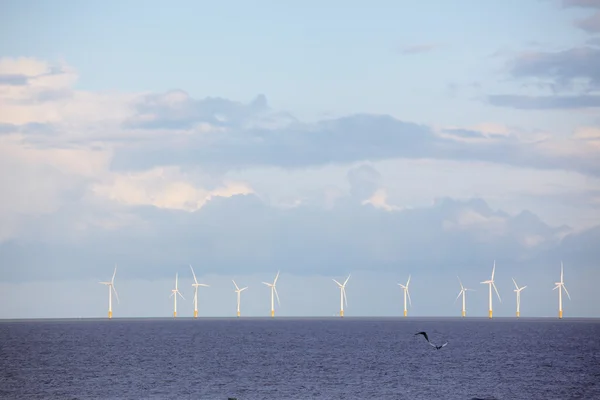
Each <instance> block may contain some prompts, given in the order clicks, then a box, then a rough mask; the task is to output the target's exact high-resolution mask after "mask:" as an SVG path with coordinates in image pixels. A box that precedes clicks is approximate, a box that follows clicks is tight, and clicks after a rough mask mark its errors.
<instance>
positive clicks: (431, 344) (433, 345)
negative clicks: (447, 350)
mask: <svg viewBox="0 0 600 400" xmlns="http://www.w3.org/2000/svg"><path fill="white" fill-rule="evenodd" d="M429 345H430V346H431V347H437V346H436V345H435V344H433V343H431V342H429Z"/></svg>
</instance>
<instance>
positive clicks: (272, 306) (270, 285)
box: [263, 271, 281, 317]
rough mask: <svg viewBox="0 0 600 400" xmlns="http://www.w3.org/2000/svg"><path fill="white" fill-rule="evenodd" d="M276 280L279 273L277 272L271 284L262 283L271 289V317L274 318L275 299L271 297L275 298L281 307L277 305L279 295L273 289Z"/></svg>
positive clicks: (274, 288)
mask: <svg viewBox="0 0 600 400" xmlns="http://www.w3.org/2000/svg"><path fill="white" fill-rule="evenodd" d="M278 278H279V271H277V275H276V276H275V280H274V281H273V283H268V282H263V283H264V284H265V285H267V286H269V287H270V288H271V317H274V316H275V298H274V297H273V295H275V296H277V304H279V305H281V303H279V294H278V293H277V288H276V287H275V285H276V284H277V279H278Z"/></svg>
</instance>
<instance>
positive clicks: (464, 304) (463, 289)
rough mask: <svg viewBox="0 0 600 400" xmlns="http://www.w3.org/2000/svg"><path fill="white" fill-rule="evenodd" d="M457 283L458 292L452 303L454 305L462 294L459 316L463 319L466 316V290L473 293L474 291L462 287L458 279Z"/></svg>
mask: <svg viewBox="0 0 600 400" xmlns="http://www.w3.org/2000/svg"><path fill="white" fill-rule="evenodd" d="M457 278H458V277H457ZM458 283H460V292H458V296H456V299H454V302H455V303H456V300H458V298H459V297H460V295H461V294H462V313H461V315H462V316H463V317H464V316H465V315H467V307H466V306H467V300H466V296H467V290H470V291H473V292H474V291H475V289H467V288H466V287H464V286H463V284H462V282H461V281H460V278H458Z"/></svg>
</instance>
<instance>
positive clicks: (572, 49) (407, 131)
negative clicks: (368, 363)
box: [0, 0, 600, 318]
mask: <svg viewBox="0 0 600 400" xmlns="http://www.w3.org/2000/svg"><path fill="white" fill-rule="evenodd" d="M0 7H1V8H2V10H1V11H2V12H0V36H1V37H3V38H5V39H3V40H0V167H1V168H0V171H1V172H0V189H1V191H2V193H4V195H3V196H2V197H3V198H2V200H0V265H2V269H1V270H0V286H1V287H2V291H1V293H2V294H0V299H1V300H2V301H3V302H5V303H6V304H8V307H4V309H3V310H1V311H0V318H7V317H68V316H80V315H83V316H102V315H104V313H105V306H106V304H104V302H103V301H104V300H105V299H104V298H103V297H102V296H104V292H103V290H104V288H103V287H100V285H97V284H96V281H98V280H105V279H107V275H110V274H111V272H112V266H113V265H114V264H115V263H118V264H119V265H120V267H119V268H120V270H119V271H120V272H119V279H122V280H123V281H122V284H121V287H123V289H121V291H122V292H123V291H124V293H120V294H121V297H122V298H123V299H125V301H124V302H123V304H122V305H120V306H121V307H122V310H121V314H120V315H121V316H136V315H143V316H161V315H164V314H165V313H168V309H169V307H170V302H169V301H168V297H167V298H166V300H165V299H163V298H162V297H161V296H160V295H159V294H158V292H159V291H160V290H162V291H166V292H165V293H167V295H168V293H169V290H170V289H169V287H170V286H171V285H172V282H171V281H172V280H173V279H172V276H173V275H174V274H175V272H177V271H179V273H180V274H182V279H183V280H184V281H185V280H186V279H188V278H189V277H186V275H185V274H187V268H188V267H187V265H188V264H189V263H191V264H193V265H195V266H196V268H197V269H196V271H197V272H196V273H197V274H198V275H200V276H203V277H204V278H206V279H212V280H213V281H215V282H218V283H217V284H216V286H214V285H213V286H214V287H213V286H211V288H210V291H208V292H207V293H212V294H210V296H213V297H211V298H209V300H208V301H210V302H211V305H210V307H207V309H206V310H205V312H206V313H207V314H206V315H213V316H214V315H227V314H228V313H229V311H231V310H230V308H231V305H227V301H230V302H231V301H233V302H234V301H235V297H234V294H233V292H232V293H229V292H228V291H229V290H230V289H231V288H230V287H229V286H231V283H230V279H231V277H233V276H241V277H244V278H246V280H247V281H248V282H255V281H256V282H258V284H260V281H262V280H266V279H268V276H270V275H274V274H275V273H276V271H277V270H278V269H281V270H282V285H283V288H284V289H286V290H287V291H288V294H289V295H290V297H292V299H290V297H288V296H287V295H286V296H285V297H287V298H288V300H286V305H285V306H282V307H284V308H282V311H281V312H282V314H283V315H330V314H332V313H334V312H335V311H333V310H329V308H326V307H324V306H323V304H330V303H331V302H333V303H331V304H332V307H333V308H334V309H335V306H336V304H337V303H336V301H335V299H336V298H337V297H336V296H337V295H338V294H337V292H336V290H337V289H336V287H335V285H334V284H333V283H332V282H331V279H332V278H333V277H335V278H336V279H338V278H339V279H341V276H343V275H345V274H347V273H349V272H354V271H356V275H355V276H354V277H353V278H352V281H351V283H352V284H354V285H356V286H355V287H356V289H355V292H354V293H353V294H352V295H351V290H350V288H349V289H348V291H349V293H348V295H349V301H350V298H351V297H352V296H354V299H357V300H354V299H353V300H352V302H355V301H356V302H358V303H359V305H355V306H354V307H355V308H354V310H352V307H349V309H348V310H347V315H352V313H353V312H354V313H355V315H395V314H396V313H397V312H399V311H400V307H399V303H398V302H399V301H400V299H401V297H400V294H401V293H400V291H399V289H398V287H397V285H395V283H394V284H393V285H391V286H390V287H387V288H385V289H383V288H379V287H378V286H377V285H378V282H382V283H384V284H385V283H389V282H390V281H391V280H394V281H395V280H397V281H399V282H400V281H402V280H405V276H406V275H408V274H409V273H411V274H412V275H413V277H414V278H413V279H414V281H413V284H414V285H415V290H417V292H416V293H415V294H413V298H415V297H416V298H417V299H419V297H421V298H420V299H419V301H417V302H416V304H415V313H416V314H420V315H452V313H454V312H456V311H457V310H458V311H460V310H459V309H458V308H456V307H455V308H456V309H454V308H451V307H449V306H448V305H447V304H446V300H447V299H446V297H449V298H451V297H452V296H454V297H455V296H456V294H452V293H453V291H454V289H456V288H453V289H446V286H447V285H452V284H454V286H456V282H454V281H456V275H458V274H460V275H464V276H472V279H471V281H472V283H471V284H470V285H471V286H473V285H475V284H477V285H479V284H478V282H479V281H481V280H485V279H487V276H488V275H489V270H490V268H491V264H492V262H493V260H494V259H496V260H498V263H499V270H498V274H499V275H498V276H499V277H498V279H500V280H502V279H504V282H503V284H502V285H501V286H503V289H500V287H499V289H500V290H501V292H502V290H504V292H503V293H504V294H502V293H501V294H502V295H503V296H506V297H507V300H506V301H505V303H506V302H508V303H506V304H504V303H503V304H502V305H500V306H499V309H498V314H497V315H512V312H513V310H512V306H511V305H510V304H511V303H510V301H513V303H514V299H513V298H512V297H514V296H512V295H513V293H512V288H511V285H512V281H511V278H512V277H515V278H519V277H517V276H515V275H517V274H520V276H522V279H528V280H530V281H531V280H540V281H542V282H545V281H547V282H548V283H546V284H545V285H550V289H551V287H552V284H553V282H554V281H555V280H556V276H557V271H558V269H557V266H558V265H560V260H561V259H564V261H565V263H566V266H567V268H568V269H567V270H568V271H569V272H568V273H567V276H568V277H569V279H570V281H569V282H570V284H571V286H568V287H569V289H570V292H571V294H574V293H577V295H576V296H574V299H573V301H572V303H569V304H570V306H569V307H572V309H571V310H570V313H571V314H572V315H580V316H598V315H599V314H598V313H599V311H598V310H597V309H593V308H591V307H590V306H589V304H590V301H591V300H590V299H594V298H595V299H597V300H598V302H600V297H598V296H599V295H598V294H597V293H596V292H595V291H594V290H593V288H592V287H591V286H590V285H589V284H588V283H587V282H589V281H590V279H591V278H594V279H595V278H600V275H599V269H598V262H600V253H598V250H596V249H595V246H594V243H598V242H599V241H600V178H599V177H600V161H598V160H600V112H599V110H600V74H599V73H598V71H600V24H599V21H600V2H598V1H592V0H564V1H550V0H539V1H533V0H532V1H512V0H511V1H504V2H496V3H489V4H488V3H486V4H483V3H482V2H478V1H462V2H459V3H450V2H448V3H443V2H433V1H422V2H418V3H415V4H412V3H409V2H398V1H396V2H392V1H378V2H372V3H369V5H367V3H365V2H358V1H356V2H348V1H345V2H338V1H331V2H327V4H323V3H322V2H319V3H317V2H311V1H308V2H307V1H303V2H286V3H275V2H265V1H259V2H252V4H250V3H242V2H192V1H181V2H158V1H150V2H141V1H128V2H86V3H85V4H84V3H82V2H75V1H62V2H60V3H56V2H50V1H36V2H32V1H20V2H17V1H7V2H3V4H2V6H0ZM500 271H502V272H500ZM504 274H505V275H504ZM284 278H285V279H284ZM552 279H555V280H554V281H553V280H552ZM140 280H141V281H140ZM463 280H465V281H468V279H467V278H464V279H463ZM517 280H519V279H517ZM286 281H287V282H290V283H288V284H291V282H296V283H295V284H291V285H292V286H290V287H288V288H285V285H286V283H285V282H286ZM323 282H329V283H331V285H329V286H327V285H325V284H324V283H323ZM425 282H427V284H426V283H425ZM448 282H453V283H452V284H450V283H448ZM185 284H189V282H186V283H185ZM241 284H243V283H241ZM523 284H527V285H528V290H531V292H532V294H531V298H532V300H531V301H532V308H531V311H530V314H529V315H554V313H555V308H556V307H555V306H556V304H555V303H556V299H555V297H556V296H555V293H556V292H552V291H551V290H549V291H547V290H545V289H542V288H541V287H542V286H544V285H543V284H541V283H540V288H538V289H536V285H535V284H534V283H531V282H525V283H523ZM219 285H221V286H219ZM301 285H306V286H308V287H314V288H315V289H314V290H310V291H311V295H310V300H309V299H307V297H306V296H305V295H302V294H301V293H296V294H294V295H292V294H291V293H289V292H294V290H296V289H295V288H297V287H299V286H301ZM321 285H325V286H323V287H322V286H321ZM349 285H350V284H349ZM419 285H423V286H421V287H419ZM253 286H257V285H253ZM262 286H264V285H262ZM388 286H389V285H388ZM479 286H482V285H479ZM499 286H500V285H499ZM163 287H164V288H163ZM571 287H573V289H571ZM75 288H79V289H75ZM81 288H85V289H81ZM317 288H318V289H317ZM255 289H256V291H254V290H255ZM260 289H263V290H262V292H261V291H260ZM260 289H259V288H258V287H256V288H255V287H253V288H252V290H249V291H248V293H247V295H248V307H249V313H250V314H251V315H263V312H264V313H265V314H266V313H268V308H267V309H263V308H264V307H261V302H264V303H265V304H263V305H265V307H266V305H268V290H267V288H266V287H265V288H260ZM307 290H309V289H307ZM444 290H447V291H448V294H443V295H442V293H444ZM536 290H539V291H537V292H536ZM32 291H35V292H36V293H38V292H39V293H41V294H42V297H43V298H45V299H46V301H44V302H43V304H37V303H34V302H32V300H31V296H29V293H31V292H32ZM69 291H74V292H73V293H72V296H77V298H78V299H80V300H79V301H78V302H77V304H76V305H75V306H73V305H70V306H69V307H65V305H66V304H71V303H72V300H70V297H72V296H68V295H67V294H66V293H70V292H69ZM282 291H284V290H283V289H282ZM419 291H420V294H418V292H419ZM263 292H264V293H263ZM373 292H375V293H377V294H379V296H378V297H374V296H373ZM52 293H64V295H60V296H58V295H52ZM253 293H255V294H253ZM426 293H429V294H426ZM133 294H135V295H133ZM227 294H229V295H230V296H229V297H231V298H229V297H223V298H222V297H220V296H227ZM245 294H246V293H245ZM525 295H526V294H524V295H523V296H524V297H525ZM207 296H208V294H207ZM253 296H256V298H254V297H253ZM478 296H479V297H478ZM282 297H284V296H283V293H282ZM330 297H331V298H330ZM9 298H10V299H18V300H19V301H11V302H8V299H9ZM358 299H360V300H358ZM584 299H586V300H585V301H584ZM450 300H452V299H450ZM470 300H472V301H473V302H474V314H475V315H485V313H486V307H485V293H484V290H482V289H481V288H478V291H477V292H475V294H474V295H473V296H471V299H470ZM523 301H524V304H526V303H525V299H524V300H523ZM592 303H593V302H592ZM148 304H149V306H148ZM190 304H191V303H190ZM354 304H356V303H354ZM187 306H189V304H187V305H186V304H185V302H184V303H183V304H182V305H181V307H187ZM565 307H567V306H565ZM188 308H190V307H188ZM142 309H143V310H145V311H143V312H142V311H140V310H142ZM188 311H189V312H190V313H191V308H190V309H189V310H188V309H187V308H186V309H184V311H182V315H186V313H187V312H188ZM140 312H141V313H142V314H140ZM525 314H526V312H525V310H524V311H523V315H525ZM115 315H118V313H117V312H116V310H115Z"/></svg>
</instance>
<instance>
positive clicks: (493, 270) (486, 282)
mask: <svg viewBox="0 0 600 400" xmlns="http://www.w3.org/2000/svg"><path fill="white" fill-rule="evenodd" d="M494 272H496V260H494V267H493V268H492V278H491V279H490V280H487V281H483V282H481V283H483V284H487V285H489V287H490V309H489V317H490V318H492V286H493V287H494V290H495V291H496V295H497V296H498V300H500V302H502V299H501V298H500V293H498V289H496V284H495V283H494Z"/></svg>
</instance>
